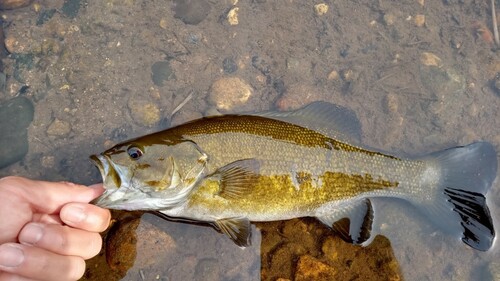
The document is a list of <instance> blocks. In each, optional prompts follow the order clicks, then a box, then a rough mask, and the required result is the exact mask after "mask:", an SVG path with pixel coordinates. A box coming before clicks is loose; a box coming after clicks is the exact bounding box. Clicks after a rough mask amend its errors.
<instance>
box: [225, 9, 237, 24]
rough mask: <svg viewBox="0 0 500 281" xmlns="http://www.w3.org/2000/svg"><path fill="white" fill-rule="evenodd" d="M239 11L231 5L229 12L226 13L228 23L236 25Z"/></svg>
mask: <svg viewBox="0 0 500 281" xmlns="http://www.w3.org/2000/svg"><path fill="white" fill-rule="evenodd" d="M239 11H240V8H238V7H233V8H232V9H231V10H229V12H228V13H227V22H228V23H229V24H230V25H237V24H238V22H239V21H238V12H239Z"/></svg>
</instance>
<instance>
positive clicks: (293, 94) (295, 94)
mask: <svg viewBox="0 0 500 281" xmlns="http://www.w3.org/2000/svg"><path fill="white" fill-rule="evenodd" d="M318 100H321V96H320V95H319V94H318V91H317V90H316V89H315V88H314V87H313V86H310V85H307V84H303V83H299V84H294V85H290V86H289V87H288V88H287V90H286V92H285V93H284V94H283V95H281V96H280V97H279V98H278V99H277V100H276V103H275V105H276V107H277V108H278V109H279V110H281V111H288V110H294V109H298V108H300V107H303V106H304V105H306V104H309V103H311V102H314V101H318Z"/></svg>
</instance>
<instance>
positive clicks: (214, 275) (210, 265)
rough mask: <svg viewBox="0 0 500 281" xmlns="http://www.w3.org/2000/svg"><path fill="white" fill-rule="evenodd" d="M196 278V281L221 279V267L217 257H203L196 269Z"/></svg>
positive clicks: (216, 280) (217, 280)
mask: <svg viewBox="0 0 500 281" xmlns="http://www.w3.org/2000/svg"><path fill="white" fill-rule="evenodd" d="M193 279H194V280H196V281H219V280H221V276H220V267H219V261H218V260H217V259H213V258H208V259H201V260H200V261H198V264H197V265H196V267H195V270H194V278H193Z"/></svg>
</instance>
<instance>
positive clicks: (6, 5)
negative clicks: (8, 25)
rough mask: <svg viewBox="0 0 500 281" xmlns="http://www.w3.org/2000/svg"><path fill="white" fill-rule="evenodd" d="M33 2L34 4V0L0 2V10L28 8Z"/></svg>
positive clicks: (2, 0)
mask: <svg viewBox="0 0 500 281" xmlns="http://www.w3.org/2000/svg"><path fill="white" fill-rule="evenodd" d="M31 2H33V0H0V10H12V9H17V8H22V7H26V6H28V5H29V4H31Z"/></svg>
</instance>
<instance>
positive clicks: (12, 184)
mask: <svg viewBox="0 0 500 281" xmlns="http://www.w3.org/2000/svg"><path fill="white" fill-rule="evenodd" d="M103 191H104V190H103V188H102V185H96V186H92V188H88V187H86V186H82V185H76V184H73V183H68V182H45V181H34V180H29V179H26V178H21V177H5V178H1V179H0V281H4V280H77V279H79V278H81V277H82V276H83V274H84V272H85V261H84V260H86V259H89V258H91V257H93V256H95V255H97V254H98V253H99V251H100V249H101V246H102V239H101V236H100V235H99V232H101V231H104V230H105V229H106V228H107V227H108V225H109V221H110V218H111V215H110V212H109V211H108V210H106V209H102V208H100V207H97V206H94V205H91V204H88V202H90V201H91V200H92V199H94V198H96V197H97V196H99V195H100V194H101V193H102V192H103Z"/></svg>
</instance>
